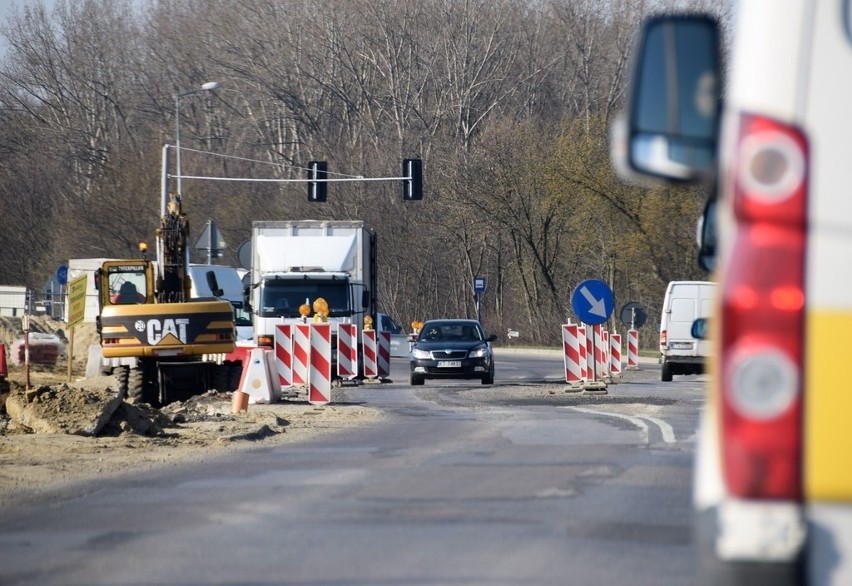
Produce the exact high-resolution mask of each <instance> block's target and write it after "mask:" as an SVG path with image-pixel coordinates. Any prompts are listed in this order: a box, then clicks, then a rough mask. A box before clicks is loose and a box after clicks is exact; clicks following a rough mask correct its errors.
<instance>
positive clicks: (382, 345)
mask: <svg viewBox="0 0 852 586" xmlns="http://www.w3.org/2000/svg"><path fill="white" fill-rule="evenodd" d="M390 339H391V335H390V332H379V337H378V339H377V342H378V349H377V352H376V357H377V359H376V366H377V369H376V370H377V373H378V377H379V378H380V379H386V378H387V377H389V376H390Z"/></svg>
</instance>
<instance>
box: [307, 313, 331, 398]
mask: <svg viewBox="0 0 852 586" xmlns="http://www.w3.org/2000/svg"><path fill="white" fill-rule="evenodd" d="M310 341H311V357H310V363H311V368H310V374H309V376H308V402H309V403H311V404H312V405H325V404H327V403H329V402H331V324H329V323H319V324H311V326H310Z"/></svg>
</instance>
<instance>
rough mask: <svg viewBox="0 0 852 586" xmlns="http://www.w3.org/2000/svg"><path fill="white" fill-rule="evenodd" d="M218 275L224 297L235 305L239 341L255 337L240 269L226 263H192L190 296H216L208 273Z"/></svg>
mask: <svg viewBox="0 0 852 586" xmlns="http://www.w3.org/2000/svg"><path fill="white" fill-rule="evenodd" d="M211 271H212V272H213V274H214V275H216V283H217V285H219V289H221V290H222V299H225V300H227V301H229V302H230V303H231V305H232V306H233V307H234V325H235V326H236V328H237V342H246V341H250V340H253V339H254V335H253V332H254V329H253V328H252V324H251V314H250V313H249V312H247V311H246V310H245V308H244V299H243V282H242V280H241V279H240V274H239V271H238V269H236V268H235V267H229V266H226V265H205V264H190V265H189V276H190V279H191V281H192V288H191V290H190V296H191V297H192V298H193V299H196V298H199V297H202V298H203V297H214V295H213V291H211V290H210V286H209V284H208V283H207V273H209V272H211Z"/></svg>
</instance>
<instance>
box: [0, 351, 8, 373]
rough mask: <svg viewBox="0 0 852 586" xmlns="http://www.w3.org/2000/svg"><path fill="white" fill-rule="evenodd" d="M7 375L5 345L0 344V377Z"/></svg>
mask: <svg viewBox="0 0 852 586" xmlns="http://www.w3.org/2000/svg"><path fill="white" fill-rule="evenodd" d="M8 374H9V370H8V369H7V368H6V344H0V377H3V378H5V377H6V376H7V375H8Z"/></svg>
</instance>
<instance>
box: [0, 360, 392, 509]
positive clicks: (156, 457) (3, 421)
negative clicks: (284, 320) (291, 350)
mask: <svg viewBox="0 0 852 586" xmlns="http://www.w3.org/2000/svg"><path fill="white" fill-rule="evenodd" d="M66 376H67V375H66V374H65V372H63V369H62V368H58V369H49V368H34V369H33V370H32V372H31V384H30V391H29V392H28V391H27V390H26V384H25V377H24V373H23V371H22V369H21V368H20V367H10V377H9V380H8V381H3V380H2V379H0V383H6V384H5V385H3V384H0V494H2V495H3V499H0V507H6V506H15V504H16V503H22V502H26V501H27V500H28V499H30V498H34V497H35V495H37V494H38V493H40V492H42V491H45V490H49V489H50V488H52V487H53V486H55V485H57V484H62V483H67V482H72V481H76V480H82V479H87V478H94V477H98V478H104V477H106V476H109V475H115V474H124V473H128V472H133V471H138V470H141V469H145V468H150V467H153V466H162V465H179V464H180V463H181V462H184V461H197V460H203V459H206V458H207V457H209V456H210V455H211V453H212V451H219V450H237V449H243V448H245V447H249V446H252V445H257V443H258V442H263V443H264V444H278V443H283V442H288V441H297V440H299V439H302V438H306V437H310V436H311V435H313V434H316V433H325V432H328V431H334V430H337V429H342V428H346V427H350V426H353V425H363V424H365V423H369V422H370V421H373V420H376V419H378V418H380V417H382V414H381V411H379V410H376V409H372V408H369V407H364V406H362V405H360V404H358V403H350V402H347V399H346V396H345V394H344V393H343V391H342V390H335V391H333V393H332V398H333V401H334V402H333V403H332V404H329V405H326V406H324V407H315V406H313V405H311V404H309V403H307V401H305V400H304V399H306V396H305V394H304V393H301V394H300V395H299V396H298V397H297V398H296V399H295V400H292V401H284V402H281V403H273V404H268V405H250V406H249V410H248V411H247V412H246V411H244V412H240V413H237V414H232V413H231V393H220V392H216V391H211V392H209V393H206V394H203V395H198V396H195V397H192V398H190V399H188V400H186V401H183V402H177V403H172V404H170V405H167V406H165V407H163V408H161V409H154V408H152V407H151V406H149V405H146V404H144V403H143V404H131V403H128V402H127V401H124V400H123V399H119V398H118V397H119V395H118V394H117V393H116V391H115V390H114V389H115V388H117V387H116V384H115V382H116V381H115V379H114V378H113V377H96V378H91V379H82V380H77V381H74V382H72V383H68V382H65V379H66ZM5 387H8V391H5V392H4V388H5ZM6 406H9V409H8V411H9V413H6Z"/></svg>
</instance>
